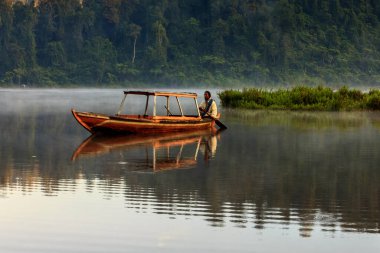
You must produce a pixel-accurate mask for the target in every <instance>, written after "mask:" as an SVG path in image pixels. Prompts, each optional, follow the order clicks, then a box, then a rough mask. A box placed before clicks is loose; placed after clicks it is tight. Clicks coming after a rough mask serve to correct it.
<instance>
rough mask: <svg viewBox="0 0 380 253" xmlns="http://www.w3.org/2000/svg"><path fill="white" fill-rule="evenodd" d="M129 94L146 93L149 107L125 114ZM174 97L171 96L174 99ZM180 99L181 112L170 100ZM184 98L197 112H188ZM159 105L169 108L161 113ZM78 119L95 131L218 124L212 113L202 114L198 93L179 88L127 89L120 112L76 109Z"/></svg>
mask: <svg viewBox="0 0 380 253" xmlns="http://www.w3.org/2000/svg"><path fill="white" fill-rule="evenodd" d="M127 95H129V96H131V95H139V96H145V97H146V103H145V110H144V112H143V113H142V114H141V115H140V114H138V115H136V114H122V110H123V109H124V107H125V100H126V98H127ZM150 97H151V98H153V101H152V102H151V103H153V111H152V114H151V115H148V109H149V101H150V99H149V98H150ZM157 98H163V99H164V100H165V104H157ZM170 98H171V99H170ZM174 98H175V101H176V102H177V106H178V109H179V114H176V113H175V112H174V111H171V109H170V101H171V100H174ZM180 99H183V100H185V99H186V100H190V101H192V103H193V107H195V108H194V112H193V113H190V114H189V113H184V109H183V108H182V105H181V102H180ZM158 106H160V108H161V107H164V108H165V114H164V115H159V113H158ZM72 113H73V115H74V117H75V119H76V120H77V121H78V122H79V124H80V125H82V126H83V127H84V128H85V129H87V130H88V131H90V132H91V133H97V132H111V133H121V132H123V133H134V134H136V133H166V132H184V131H194V130H203V129H211V128H213V126H214V125H215V120H216V121H218V118H219V116H218V117H217V118H213V119H211V118H210V117H206V118H202V117H201V114H200V112H199V108H198V102H197V94H196V93H184V92H182V93H179V92H148V91H125V92H124V98H123V100H122V102H121V105H120V107H119V110H118V112H117V114H116V115H112V116H109V115H104V114H98V113H89V112H77V111H75V110H74V109H72Z"/></svg>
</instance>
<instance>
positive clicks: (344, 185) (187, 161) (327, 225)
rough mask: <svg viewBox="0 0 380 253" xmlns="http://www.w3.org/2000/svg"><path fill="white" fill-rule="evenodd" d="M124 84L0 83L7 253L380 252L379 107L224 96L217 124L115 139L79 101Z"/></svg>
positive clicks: (91, 104) (89, 102) (104, 99)
mask: <svg viewBox="0 0 380 253" xmlns="http://www.w3.org/2000/svg"><path fill="white" fill-rule="evenodd" d="M121 92H122V90H120V89H115V90H91V89H90V90H7V89H2V90H0V108H1V110H0V116H1V118H0V128H1V131H0V224H1V226H0V252H7V253H8V252H9V253H13V252H28V253H30V252H32V253H34V252H38V253H42V252H49V253H50V252H65V253H70V252H292V253H293V252H359V251H360V252H379V250H380V113H377V112H376V113H374V112H342V113H330V112H329V113H325V112H323V113H316V112H313V113H309V112H268V111H241V110H226V109H222V110H221V111H222V115H223V117H222V121H223V123H225V124H226V125H227V126H229V129H228V130H226V131H224V132H221V133H209V132H198V133H191V134H179V135H178V134H176V135H169V136H153V137H152V136H151V137H142V136H131V137H119V138H115V137H113V138H111V137H108V138H104V137H90V134H89V133H88V132H87V131H85V130H84V129H83V128H82V127H81V126H80V125H79V124H78V123H77V122H76V121H75V120H74V118H73V117H72V115H71V113H70V109H71V108H72V107H75V108H76V109H78V110H83V111H94V112H102V113H115V112H116V110H117V108H118V106H119V102H120V100H121V98H122V93H121ZM197 92H198V94H200V95H202V94H203V91H201V90H198V91H197ZM214 93H215V92H214ZM138 103H139V101H135V100H134V101H132V103H130V105H129V107H130V109H136V108H135V107H136V106H137V104H138Z"/></svg>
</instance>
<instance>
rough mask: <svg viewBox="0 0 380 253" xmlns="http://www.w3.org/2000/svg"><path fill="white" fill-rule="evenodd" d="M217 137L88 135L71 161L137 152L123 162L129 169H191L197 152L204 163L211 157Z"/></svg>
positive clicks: (198, 133) (197, 133)
mask: <svg viewBox="0 0 380 253" xmlns="http://www.w3.org/2000/svg"><path fill="white" fill-rule="evenodd" d="M218 135H219V132H218V131H211V130H203V131H195V132H185V133H170V134H161V135H148V136H147V135H92V136H90V137H89V138H87V139H86V140H84V141H83V142H82V144H81V145H80V146H79V147H78V148H77V149H76V150H75V152H74V154H73V156H72V160H77V159H79V158H84V157H96V156H100V155H105V154H109V153H112V152H114V151H123V152H124V151H125V152H128V151H132V150H135V151H136V150H137V151H138V152H137V154H138V155H137V157H136V155H134V156H133V159H132V160H133V161H129V160H128V161H127V163H128V164H129V165H131V166H133V165H134V164H138V165H139V167H141V165H144V166H143V167H144V168H145V169H147V168H148V169H150V170H151V169H153V171H155V172H157V171H164V170H171V169H181V168H191V167H194V166H195V165H196V164H197V158H198V156H199V154H200V153H201V154H203V157H204V160H209V159H210V158H212V157H213V156H214V155H215V153H216V148H217V138H218ZM149 149H150V150H149ZM134 162H135V163H134ZM132 170H133V168H132Z"/></svg>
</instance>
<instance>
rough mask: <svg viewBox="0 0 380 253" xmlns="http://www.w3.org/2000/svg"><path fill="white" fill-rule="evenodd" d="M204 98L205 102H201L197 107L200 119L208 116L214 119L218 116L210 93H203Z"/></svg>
mask: <svg viewBox="0 0 380 253" xmlns="http://www.w3.org/2000/svg"><path fill="white" fill-rule="evenodd" d="M204 98H205V101H203V102H202V103H201V104H200V106H199V110H200V111H201V116H202V118H203V117H210V116H211V117H213V118H216V117H217V115H218V108H217V107H216V103H215V101H214V99H212V98H211V92H209V91H208V90H206V91H205V93H204Z"/></svg>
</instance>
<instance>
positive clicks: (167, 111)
mask: <svg viewBox="0 0 380 253" xmlns="http://www.w3.org/2000/svg"><path fill="white" fill-rule="evenodd" d="M166 116H169V96H167V97H166Z"/></svg>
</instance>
